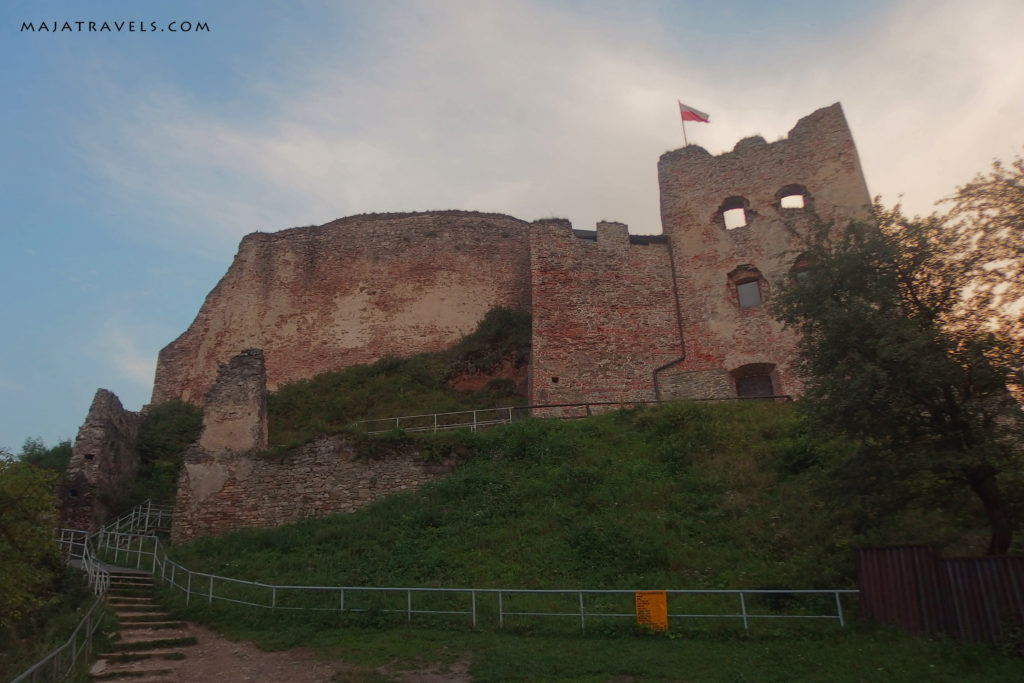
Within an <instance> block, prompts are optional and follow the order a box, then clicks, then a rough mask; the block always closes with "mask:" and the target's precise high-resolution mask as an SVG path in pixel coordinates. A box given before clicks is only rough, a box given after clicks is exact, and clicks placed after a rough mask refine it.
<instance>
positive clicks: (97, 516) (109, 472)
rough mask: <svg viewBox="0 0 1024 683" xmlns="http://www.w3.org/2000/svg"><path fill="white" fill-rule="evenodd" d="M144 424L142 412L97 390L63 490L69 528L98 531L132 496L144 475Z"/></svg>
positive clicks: (63, 511) (65, 521)
mask: <svg viewBox="0 0 1024 683" xmlns="http://www.w3.org/2000/svg"><path fill="white" fill-rule="evenodd" d="M141 424H142V416H141V414H140V413H136V412H134V411H131V410H125V409H124V407H123V406H122V405H121V401H120V400H119V399H118V398H117V396H115V395H114V393H113V392H111V391H108V390H107V389H97V391H96V395H95V397H94V398H93V401H92V405H91V406H90V407H89V414H88V415H87V416H86V418H85V423H84V424H82V426H81V427H80V428H79V430H78V436H77V437H75V445H74V446H73V447H72V451H71V460H70V462H68V468H67V471H66V472H65V473H64V478H63V479H62V481H61V484H60V487H59V489H58V498H59V499H60V518H61V523H62V524H63V525H64V526H66V527H68V528H72V529H88V530H94V529H97V528H99V527H100V526H102V525H103V523H104V522H106V521H107V518H108V517H109V514H108V512H109V511H108V506H109V504H110V503H111V501H113V500H114V499H116V498H117V497H118V496H121V495H124V494H125V493H127V492H128V490H129V489H130V488H131V485H132V483H133V482H134V481H135V477H136V475H137V474H138V471H139V453H138V449H137V447H136V441H137V439H138V436H139V426H140V425H141Z"/></svg>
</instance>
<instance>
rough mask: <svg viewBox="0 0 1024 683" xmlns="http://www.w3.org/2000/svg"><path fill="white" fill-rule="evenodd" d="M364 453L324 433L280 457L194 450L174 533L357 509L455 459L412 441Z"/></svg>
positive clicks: (437, 472)
mask: <svg viewBox="0 0 1024 683" xmlns="http://www.w3.org/2000/svg"><path fill="white" fill-rule="evenodd" d="M363 453H365V448H362V449H361V448H360V447H359V446H358V445H357V444H355V443H353V442H351V441H350V440H348V439H347V438H346V437H344V436H333V437H324V438H322V439H319V440H317V441H314V442H312V443H308V444H306V445H305V446H302V447H300V448H298V449H295V450H293V451H291V452H289V453H288V454H287V455H285V456H283V457H280V458H277V459H271V458H266V457H261V456H259V455H255V454H238V453H231V454H209V453H205V452H202V451H201V450H197V449H193V450H192V451H190V452H189V453H188V454H187V455H186V461H185V466H184V467H183V468H182V474H181V477H180V478H179V481H178V498H177V501H176V504H175V508H174V527H173V529H172V533H171V538H172V540H174V541H185V540H188V539H191V538H194V537H196V536H202V535H213V534H218V533H223V532H225V531H230V530H232V529H239V528H245V527H271V526H281V525H285V524H292V523H294V522H298V521H300V520H302V519H305V518H307V517H322V516H325V515H330V514H337V513H342V512H353V511H355V510H357V509H359V508H361V507H363V506H364V505H367V504H369V503H371V502H373V501H374V500H377V499H378V498H381V497H383V496H387V495H391V494H394V493H398V492H400V491H405V490H411V489H414V488H416V487H418V486H421V485H422V484H425V483H427V482H429V481H433V480H435V479H438V478H440V477H442V476H444V475H445V474H447V473H448V472H450V471H451V470H452V468H453V467H454V463H451V462H442V463H437V462H430V461H428V460H427V459H425V458H424V456H423V455H422V454H420V453H419V452H418V451H417V450H415V448H413V447H411V446H408V445H404V446H396V447H394V448H392V449H388V450H384V451H382V452H380V453H375V455H374V456H373V457H367V456H366V455H365V454H363Z"/></svg>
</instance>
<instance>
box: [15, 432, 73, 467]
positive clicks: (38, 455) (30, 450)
mask: <svg viewBox="0 0 1024 683" xmlns="http://www.w3.org/2000/svg"><path fill="white" fill-rule="evenodd" d="M71 450H72V445H71V439H63V440H61V441H59V442H58V443H57V445H56V446H54V447H53V448H47V446H46V443H45V442H44V441H43V440H42V439H41V438H38V437H37V438H35V439H33V438H31V437H29V438H27V439H25V443H24V444H23V445H22V447H21V453H19V454H18V458H19V459H20V460H21V461H22V462H27V463H30V464H32V465H35V466H36V467H41V468H43V469H49V470H56V471H58V472H63V471H64V470H66V469H67V468H68V463H69V462H70V461H71Z"/></svg>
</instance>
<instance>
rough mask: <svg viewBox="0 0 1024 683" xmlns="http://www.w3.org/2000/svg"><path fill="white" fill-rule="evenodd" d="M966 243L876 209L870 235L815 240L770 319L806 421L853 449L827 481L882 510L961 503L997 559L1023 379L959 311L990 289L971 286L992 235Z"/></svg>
mask: <svg viewBox="0 0 1024 683" xmlns="http://www.w3.org/2000/svg"><path fill="white" fill-rule="evenodd" d="M975 229H976V232H975V233H974V234H973V236H972V233H970V231H969V229H968V226H967V223H966V221H964V220H963V217H962V216H961V215H957V216H954V217H942V216H937V215H932V216H930V217H928V218H923V219H922V218H915V219H907V218H906V217H904V216H903V215H902V213H901V211H900V209H899V207H898V206H897V207H896V208H894V209H889V210H886V209H884V208H882V207H881V206H878V205H876V207H875V224H873V225H863V224H854V225H850V226H848V227H846V228H843V229H836V228H832V227H828V226H824V227H822V228H820V229H819V230H817V231H816V232H814V234H813V235H812V236H811V238H810V239H809V243H808V244H807V247H806V252H805V254H804V256H805V259H806V262H807V263H808V264H809V265H808V268H807V270H806V271H803V272H801V273H800V274H799V276H798V277H796V278H794V279H793V281H792V282H790V283H788V284H784V285H782V286H781V287H780V289H781V290H782V291H781V293H780V296H779V297H778V299H777V300H776V302H775V304H774V305H775V307H776V315H777V316H778V317H779V319H780V320H782V321H783V322H785V323H786V324H787V325H790V326H792V327H794V328H796V329H797V330H798V331H799V332H800V333H801V341H800V342H799V345H798V349H797V352H798V372H799V373H800V374H801V375H802V376H803V378H804V379H805V381H806V388H805V392H804V394H803V398H802V400H801V405H802V406H803V408H804V410H806V411H807V412H808V413H809V414H810V415H811V417H812V418H813V419H814V421H815V422H816V424H818V425H819V426H821V427H822V428H824V429H825V430H827V431H828V432H831V433H835V432H837V431H838V432H841V433H844V434H846V435H848V436H852V437H854V438H855V439H857V440H858V441H859V443H860V447H859V448H858V449H857V451H856V453H855V454H854V455H852V456H850V458H849V459H848V460H847V461H846V462H844V463H842V467H841V468H840V469H839V470H838V471H842V472H844V473H845V475H846V476H847V477H849V476H850V475H851V474H853V475H854V477H855V478H854V479H853V480H852V481H851V480H848V481H847V482H846V483H847V484H850V483H852V484H853V485H855V486H856V485H857V484H862V485H863V486H862V488H861V491H862V492H863V491H871V492H872V493H873V494H874V495H875V496H878V495H879V494H880V493H884V497H885V499H886V505H889V506H891V507H893V508H898V507H900V506H902V505H905V504H907V503H909V502H910V501H912V500H915V499H920V498H921V497H922V496H934V495H936V494H937V493H939V492H944V491H948V490H949V489H950V487H954V488H955V487H959V488H961V489H966V490H969V491H971V492H972V493H973V494H974V495H975V496H976V497H977V499H978V500H979V501H980V502H981V504H982V506H983V507H984V510H985V514H986V516H987V519H988V524H989V528H990V531H991V537H990V542H989V547H988V552H989V554H1002V553H1005V552H1006V551H1007V550H1008V548H1009V546H1010V543H1011V541H1012V537H1013V531H1014V529H1015V526H1016V522H1015V515H1014V512H1013V505H1012V504H1011V502H1012V500H1013V498H1014V497H1015V495H1016V492H1012V494H1011V495H1010V496H1008V495H1007V492H1006V491H1005V490H1004V484H1005V480H1006V479H1007V478H1008V477H1009V476H1011V475H1013V474H1016V473H1017V471H1018V468H1019V466H1018V464H1017V463H1018V460H1019V458H1020V455H1021V454H1020V453H1019V452H1017V449H1019V445H1018V444H1019V443H1020V441H1019V437H1020V435H1021V410H1020V406H1019V404H1017V402H1016V401H1015V400H1014V399H1013V397H1012V396H1011V395H1010V393H1009V392H1008V391H1007V385H1008V384H1012V383H1018V384H1019V383H1020V381H1021V368H1020V365H1019V363H1020V361H1019V357H1017V358H1016V360H1015V361H1014V356H1013V354H1012V348H1013V343H1014V342H1013V340H1012V339H1011V338H1010V335H1009V331H1010V330H1009V329H1008V328H1007V327H1002V328H1001V327H1000V326H999V317H998V316H996V315H993V314H990V313H988V312H985V313H979V312H977V311H974V310H971V309H970V308H969V306H970V303H971V301H972V300H973V297H977V296H982V292H983V290H984V288H985V287H988V285H987V284H985V283H987V282H988V280H985V281H984V283H981V282H979V279H978V278H979V277H982V276H983V275H984V276H985V277H987V275H988V274H989V273H990V272H992V269H991V267H990V262H991V259H992V257H993V254H994V252H993V251H991V250H990V249H989V248H988V245H989V244H992V243H995V242H997V241H999V240H997V239H996V238H997V237H998V236H996V235H992V234H990V231H998V230H1000V229H1001V228H996V227H995V226H994V224H992V223H986V224H976V225H975ZM968 247H970V248H968ZM989 291H990V292H993V293H998V292H1000V291H1006V288H1005V287H1001V286H1000V285H998V283H995V284H993V285H991V287H989ZM988 301H989V303H997V302H995V301H994V299H992V298H989V299H988ZM975 303H976V302H975Z"/></svg>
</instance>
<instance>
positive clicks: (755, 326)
mask: <svg viewBox="0 0 1024 683" xmlns="http://www.w3.org/2000/svg"><path fill="white" fill-rule="evenodd" d="M658 178H659V183H660V187H661V212H662V224H663V226H664V232H665V234H666V235H667V236H668V237H669V239H670V241H671V246H672V249H673V258H674V262H675V267H676V274H677V280H678V285H679V292H680V302H679V303H680V310H681V311H682V318H683V336H684V340H685V346H686V360H685V361H684V362H683V363H681V364H679V365H678V366H676V367H675V368H673V370H672V372H674V373H677V374H676V375H675V376H674V377H672V378H671V381H669V377H667V376H666V377H664V378H663V379H664V380H665V384H666V385H670V384H671V385H673V386H674V393H677V394H679V395H695V394H699V393H701V392H702V391H711V390H713V391H715V392H718V393H723V394H728V393H730V392H732V391H734V389H733V388H732V387H731V386H730V384H731V382H730V381H729V379H728V375H726V374H725V373H726V372H732V371H734V370H736V369H737V368H741V367H743V366H747V365H750V364H758V363H764V364H769V365H774V366H775V373H774V376H773V381H774V384H775V386H774V389H775V391H776V393H797V392H798V391H799V388H800V385H799V381H798V380H797V378H796V377H795V376H794V375H793V371H792V362H793V357H792V349H793V344H794V342H795V338H794V337H793V335H792V334H791V333H790V332H789V331H787V330H783V329H782V327H781V325H780V324H779V323H777V322H776V321H775V320H774V319H773V318H772V316H771V314H770V303H771V297H772V291H773V289H774V288H775V287H776V285H777V284H778V283H779V282H781V281H783V280H784V279H785V278H788V277H791V272H792V268H793V266H794V264H795V263H796V260H797V257H798V255H799V252H800V239H799V234H800V233H801V232H803V231H806V229H807V228H808V227H809V226H810V225H812V224H813V223H814V222H815V221H816V220H818V219H821V220H824V221H836V222H838V223H845V222H846V221H848V220H849V219H851V218H861V219H863V218H866V217H868V215H869V213H868V209H869V206H870V203H871V198H870V195H869V194H868V190H867V186H866V184H865V182H864V177H863V174H862V172H861V168H860V162H859V161H858V158H857V151H856V148H855V147H854V144H853V138H852V136H851V134H850V130H849V128H848V127H847V124H846V120H845V118H844V116H843V112H842V109H841V108H840V106H839V105H838V104H835V105H832V106H830V107H826V108H824V109H820V110H818V111H816V112H814V113H813V114H811V115H810V116H807V117H805V118H803V119H801V120H800V121H799V122H798V123H797V125H796V126H795V127H794V128H793V130H792V131H790V133H789V136H788V137H787V138H786V139H783V140H780V141H778V142H774V143H771V144H769V143H767V142H765V141H764V140H763V139H762V138H760V137H754V138H747V139H745V140H741V141H740V142H739V143H737V145H736V147H735V148H734V149H733V151H732V152H729V153H726V154H722V155H720V156H717V157H713V156H711V155H710V154H708V153H707V152H706V151H705V150H704V149H702V148H700V147H697V146H694V145H691V146H689V147H685V148H683V149H678V150H675V151H672V152H668V153H666V154H664V155H662V157H661V159H660V161H659V163H658ZM790 185H800V186H802V187H803V188H805V189H806V191H807V197H806V207H805V208H803V209H783V208H781V207H780V205H779V199H778V193H779V191H780V190H782V189H783V188H784V187H786V186H790ZM733 197H742V198H744V199H746V200H747V205H748V207H749V210H748V212H747V217H748V225H747V226H746V227H741V228H736V229H734V230H727V229H726V228H725V224H724V222H723V217H722V208H723V203H725V202H726V200H727V199H730V198H733ZM729 206H730V205H729V204H727V205H726V206H725V208H729ZM745 265H751V266H753V267H754V268H756V269H757V270H758V271H759V272H760V274H761V280H760V285H761V289H762V293H763V296H764V303H762V304H761V305H760V306H757V307H754V308H748V309H741V308H740V306H739V301H738V298H737V294H736V288H735V279H736V278H734V279H733V280H732V281H731V280H730V278H729V274H730V273H733V272H734V271H737V269H738V268H740V267H741V266H745ZM738 272H740V273H742V272H743V271H742V270H741V271H738ZM743 276H744V277H746V276H747V274H746V273H744V274H743ZM670 374H671V373H670ZM723 376H724V378H725V381H724V382H723ZM709 378H711V379H710V380H709ZM690 380H693V382H695V383H697V384H701V383H704V384H706V386H705V387H703V388H701V389H699V390H696V391H694V390H693V387H688V386H687V384H688V383H689V382H690ZM713 387H717V388H716V389H715V388H713Z"/></svg>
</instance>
